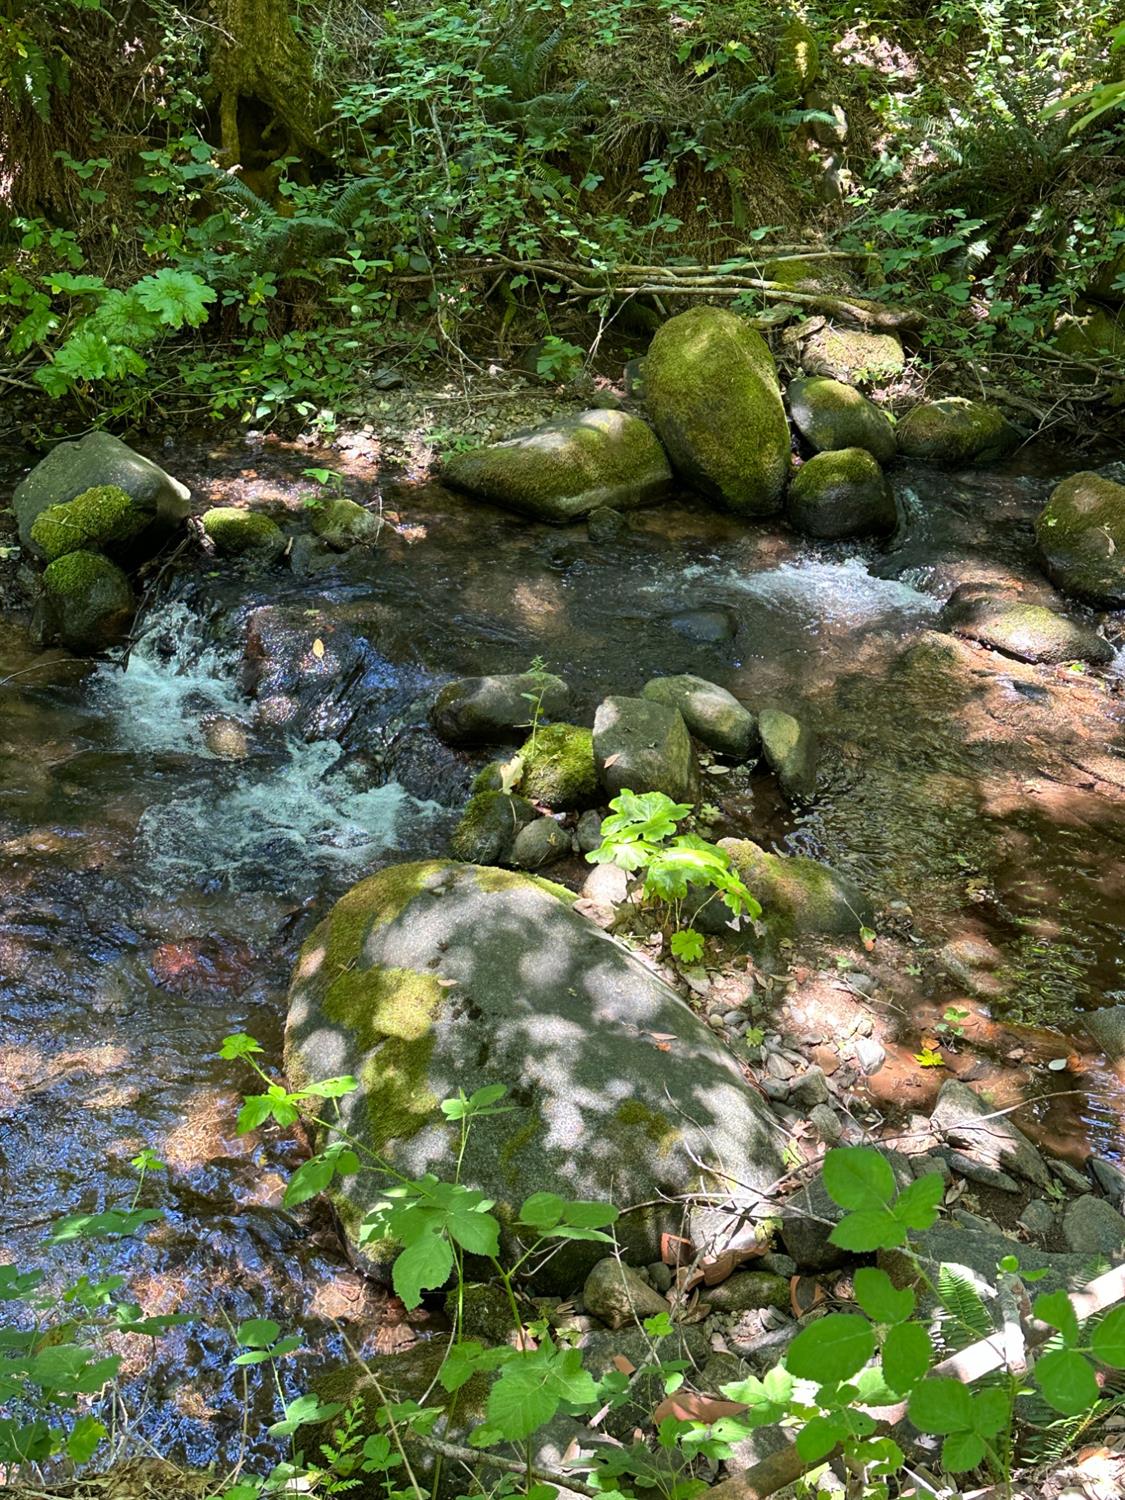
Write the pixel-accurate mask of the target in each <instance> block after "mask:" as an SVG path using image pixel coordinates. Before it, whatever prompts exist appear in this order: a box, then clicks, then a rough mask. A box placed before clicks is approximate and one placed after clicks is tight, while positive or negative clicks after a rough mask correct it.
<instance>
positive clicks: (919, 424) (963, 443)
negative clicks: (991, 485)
mask: <svg viewBox="0 0 1125 1500" xmlns="http://www.w3.org/2000/svg"><path fill="white" fill-rule="evenodd" d="M1019 440H1020V435H1019V433H1018V432H1017V431H1016V429H1015V428H1014V427H1013V426H1012V424H1011V423H1010V422H1009V421H1008V419H1007V417H1006V416H1005V415H1004V413H1003V412H1002V411H1001V410H1000V408H999V407H998V406H993V405H992V404H991V403H990V402H988V401H966V400H965V398H964V397H963V396H946V397H944V398H943V399H942V400H941V401H923V402H921V403H920V405H918V406H915V407H914V408H913V409H912V410H911V411H909V412H907V414H906V416H905V417H903V419H902V421H901V422H900V423H899V424H898V446H899V452H900V453H903V454H904V455H905V456H906V457H907V458H914V459H918V460H920V461H921V462H922V463H927V464H933V465H935V466H936V467H937V468H939V469H958V468H963V467H967V466H968V465H971V464H989V463H995V462H996V461H997V460H998V459H1001V458H1004V457H1005V456H1006V455H1007V454H1009V453H1010V452H1011V451H1012V449H1013V448H1014V447H1015V446H1016V445H1017V443H1018V442H1019Z"/></svg>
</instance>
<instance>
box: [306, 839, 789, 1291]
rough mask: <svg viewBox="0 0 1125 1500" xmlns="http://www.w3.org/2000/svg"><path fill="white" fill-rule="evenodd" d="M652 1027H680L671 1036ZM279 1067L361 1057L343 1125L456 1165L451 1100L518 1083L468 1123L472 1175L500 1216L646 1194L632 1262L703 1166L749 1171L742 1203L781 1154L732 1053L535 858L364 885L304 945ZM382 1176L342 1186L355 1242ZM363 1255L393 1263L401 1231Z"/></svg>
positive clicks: (631, 1228) (577, 1256)
mask: <svg viewBox="0 0 1125 1500" xmlns="http://www.w3.org/2000/svg"><path fill="white" fill-rule="evenodd" d="M654 1034H655V1035H657V1036H666V1037H669V1038H670V1040H669V1041H668V1042H667V1043H666V1044H664V1045H666V1046H667V1051H665V1050H663V1047H662V1046H658V1045H657V1044H656V1043H655V1042H654V1041H653V1040H652V1037H653V1036H654ZM285 1066H286V1070H287V1073H288V1077H289V1082H290V1084H291V1086H292V1087H294V1088H301V1087H303V1086H305V1085H306V1084H308V1083H310V1082H313V1081H315V1080H317V1079H320V1078H326V1077H330V1076H336V1075H338V1074H340V1073H351V1074H353V1075H354V1076H355V1077H356V1078H358V1079H359V1080H360V1086H359V1089H358V1091H357V1092H356V1093H354V1094H351V1095H349V1096H348V1097H346V1098H344V1099H342V1100H341V1101H340V1108H341V1124H342V1126H343V1128H344V1129H346V1130H347V1131H348V1132H349V1133H350V1134H352V1135H353V1136H355V1137H356V1138H357V1139H358V1140H359V1141H360V1142H361V1143H362V1144H363V1145H364V1146H365V1147H367V1148H368V1149H369V1150H371V1151H372V1152H374V1153H376V1154H378V1155H380V1156H382V1157H384V1158H385V1159H386V1160H388V1161H389V1162H390V1163H391V1164H392V1165H393V1166H394V1168H395V1169H396V1170H398V1171H401V1172H404V1173H407V1174H409V1175H411V1176H413V1175H417V1174H419V1173H422V1172H425V1171H431V1172H434V1173H435V1174H436V1175H437V1176H438V1177H444V1178H446V1179H447V1180H451V1179H452V1175H453V1171H454V1168H455V1164H456V1160H457V1150H458V1145H459V1141H458V1139H457V1137H456V1135H455V1133H452V1132H450V1130H449V1128H448V1125H447V1123H446V1121H445V1120H444V1119H443V1118H442V1116H441V1115H440V1113H439V1112H438V1104H439V1102H440V1101H441V1100H442V1099H445V1098H448V1097H450V1096H454V1095H456V1093H457V1090H458V1089H459V1088H461V1089H464V1090H465V1092H466V1093H472V1091H473V1090H474V1089H477V1088H480V1087H482V1086H483V1085H485V1084H490V1083H506V1084H507V1085H508V1088H509V1091H510V1092H509V1100H508V1102H509V1103H510V1104H511V1105H513V1106H514V1107H513V1108H512V1109H511V1110H510V1111H508V1112H505V1113H500V1114H498V1115H495V1116H492V1117H486V1118H483V1119H481V1120H479V1121H477V1122H476V1123H475V1124H474V1127H473V1130H472V1132H471V1133H470V1136H469V1142H468V1147H467V1149H466V1152H465V1157H464V1163H463V1166H462V1170H461V1176H460V1180H461V1181H462V1182H464V1183H465V1184H466V1185H468V1186H470V1187H474V1188H478V1189H479V1190H480V1191H482V1192H484V1193H485V1194H487V1196H488V1197H490V1198H492V1199H494V1200H495V1203H496V1210H495V1211H496V1212H497V1214H498V1215H499V1217H500V1218H501V1220H502V1222H504V1223H505V1224H507V1223H509V1222H511V1220H512V1219H513V1218H514V1217H515V1214H516V1213H517V1212H518V1209H519V1205H520V1204H521V1203H522V1202H523V1200H524V1199H525V1198H527V1197H529V1196H530V1195H531V1194H532V1193H536V1192H543V1191H545V1192H556V1193H559V1194H560V1195H562V1196H563V1197H565V1198H593V1199H598V1198H602V1199H606V1198H612V1200H613V1201H615V1202H616V1203H618V1204H638V1203H640V1204H645V1205H646V1206H645V1207H644V1208H642V1209H640V1210H638V1211H637V1212H636V1213H630V1214H627V1215H624V1216H623V1217H622V1218H621V1220H620V1221H619V1224H618V1226H617V1235H618V1240H619V1242H620V1244H621V1247H622V1252H623V1254H624V1255H625V1256H626V1257H627V1258H628V1259H629V1260H633V1261H636V1262H639V1263H647V1262H648V1261H652V1260H655V1259H657V1258H658V1257H659V1253H660V1236H661V1234H662V1233H665V1232H669V1233H673V1234H674V1233H677V1232H678V1231H679V1227H680V1224H681V1219H682V1211H681V1206H680V1203H679V1202H678V1201H677V1200H678V1199H679V1198H680V1196H681V1195H682V1194H685V1193H690V1192H692V1191H694V1190H695V1189H696V1188H697V1187H698V1186H699V1184H700V1181H701V1180H702V1182H703V1183H704V1184H706V1182H707V1181H708V1177H709V1164H710V1163H712V1162H714V1163H715V1164H716V1166H718V1164H719V1163H721V1164H722V1171H723V1174H724V1175H723V1177H722V1179H721V1181H722V1191H723V1192H724V1193H725V1192H727V1190H728V1189H729V1187H730V1184H731V1183H732V1182H735V1183H738V1184H742V1185H743V1186H742V1187H740V1188H739V1189H737V1190H736V1193H735V1196H736V1197H737V1198H740V1199H741V1201H742V1204H743V1205H744V1206H748V1205H749V1204H751V1203H753V1202H754V1201H756V1194H757V1193H758V1192H759V1191H761V1190H762V1189H764V1188H766V1187H768V1186H769V1185H771V1184H772V1183H773V1182H774V1181H775V1180H776V1178H777V1177H778V1176H780V1175H781V1171H782V1168H781V1163H780V1158H779V1155H778V1148H777V1145H776V1132H775V1130H774V1129H773V1126H772V1122H771V1118H770V1115H769V1112H768V1110H767V1108H766V1106H765V1104H764V1103H763V1101H762V1100H761V1099H760V1097H759V1096H758V1095H757V1093H756V1092H755V1091H754V1090H752V1089H750V1088H749V1087H748V1086H747V1085H746V1083H745V1081H744V1080H743V1077H742V1074H741V1072H740V1070H739V1067H738V1065H737V1063H736V1062H735V1060H734V1059H733V1057H731V1055H730V1054H729V1053H728V1052H727V1051H726V1049H725V1048H724V1047H723V1046H722V1044H721V1043H720V1042H719V1041H718V1040H717V1039H716V1038H715V1037H714V1036H713V1035H712V1034H711V1032H710V1031H709V1029H708V1028H707V1027H706V1026H705V1025H704V1024H703V1022H702V1021H700V1020H699V1019H698V1018H697V1017H696V1016H694V1015H693V1014H692V1012H691V1011H690V1010H689V1009H688V1007H687V1006H686V1005H684V1003H683V1001H682V1000H681V999H680V998H679V996H678V995H677V994H676V993H675V991H674V990H673V989H671V988H670V987H669V986H668V985H667V984H665V983H664V982H663V981H662V980H661V979H660V978H659V977H658V976H657V975H655V974H654V973H653V972H652V971H651V970H650V969H648V968H646V967H645V966H644V965H643V964H642V963H641V962H640V961H639V960H638V959H637V958H636V957H635V956H634V955H633V954H632V953H630V952H629V950H628V949H627V948H625V947H624V946H623V945H622V944H620V943H618V942H616V941H615V940H614V939H612V938H610V937H608V936H606V934H605V933H603V932H601V931H600V930H599V929H598V928H597V927H595V926H594V925H593V924H592V923H590V922H588V921H586V920H585V918H583V917H581V916H580V915H578V914H577V913H576V912H575V911H573V910H572V909H571V906H570V904H569V899H567V893H566V892H564V891H562V890H561V888H559V887H555V886H551V885H550V884H549V883H547V882H545V881H543V880H541V879H540V878H539V877H536V876H531V875H517V874H512V873H508V872H505V871H499V870H494V869H481V868H479V867H470V866H458V865H451V864H449V863H448V862H445V861H441V860H435V861H429V862H424V863H420V864H407V865H398V866H394V867H392V868H390V869H386V870H382V871H380V872H379V873H378V874H376V875H373V876H371V877H370V878H369V879H367V880H364V881H362V882H361V883H360V884H359V885H357V886H355V887H353V888H352V890H350V891H349V892H348V893H347V894H346V895H345V896H343V897H342V898H341V899H340V900H339V901H338V902H337V903H336V905H335V906H334V907H333V908H332V910H331V912H330V913H329V915H328V916H327V918H326V919H325V920H324V921H323V922H322V923H321V924H320V926H319V927H317V928H316V930H315V931H314V932H313V934H312V936H311V937H310V938H309V939H308V941H307V942H306V944H305V946H304V948H303V949H302V951H301V956H300V958H299V960H298V962H297V966H296V969H295V972H294V976H293V984H292V988H291V991H290V998H289V1015H288V1021H287V1025H286V1037H285ZM700 1162H702V1163H704V1166H703V1168H702V1169H701V1168H700V1165H699V1163H700ZM383 1187H384V1184H383V1182H382V1181H381V1180H380V1178H379V1176H378V1174H377V1173H361V1174H359V1175H357V1176H355V1177H348V1178H345V1179H342V1180H341V1181H340V1182H339V1183H338V1184H336V1185H334V1186H333V1188H332V1190H331V1197H332V1199H333V1201H334V1203H335V1204H336V1207H337V1209H338V1210H339V1213H340V1218H341V1222H342V1224H343V1228H344V1231H345V1233H346V1234H347V1236H348V1239H349V1240H350V1241H351V1243H352V1244H353V1245H355V1244H356V1241H357V1236H358V1231H359V1226H360V1223H361V1221H362V1218H363V1216H364V1214H365V1213H366V1212H367V1211H368V1210H369V1209H370V1208H371V1207H372V1206H373V1205H374V1203H375V1202H376V1201H377V1200H378V1199H379V1198H380V1197H381V1195H382V1191H383ZM734 1212H736V1213H737V1207H736V1208H735V1210H734ZM505 1237H506V1238H507V1236H505ZM697 1248H703V1247H702V1246H700V1247H697ZM508 1249H509V1250H510V1249H511V1245H510V1244H509V1246H508ZM358 1253H359V1255H360V1256H361V1258H363V1259H364V1260H365V1261H367V1262H368V1263H369V1264H371V1265H372V1266H374V1267H375V1268H379V1267H384V1268H385V1266H386V1265H387V1263H388V1261H389V1260H390V1259H391V1258H393V1255H394V1247H393V1246H387V1245H385V1244H383V1245H379V1244H374V1245H371V1244H369V1245H367V1246H365V1247H361V1248H359V1250H358ZM604 1253H605V1251H604V1247H603V1246H601V1245H597V1244H592V1243H575V1244H573V1245H567V1246H566V1247H565V1248H564V1249H563V1251H562V1252H561V1253H560V1255H559V1256H558V1257H557V1258H555V1259H552V1260H551V1261H550V1262H549V1264H548V1266H547V1268H546V1269H545V1271H544V1272H543V1273H542V1279H541V1283H540V1284H541V1285H542V1286H543V1289H544V1290H548V1291H549V1290H551V1289H557V1290H558V1291H560V1292H563V1291H566V1292H569V1291H572V1290H573V1288H574V1285H575V1283H576V1281H577V1280H579V1279H581V1278H582V1277H585V1276H586V1275H587V1274H588V1272H589V1271H590V1270H591V1269H592V1267H593V1265H594V1263H595V1262H596V1261H598V1260H600V1259H601V1258H602V1257H603V1255H604Z"/></svg>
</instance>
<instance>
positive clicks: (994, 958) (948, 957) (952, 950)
mask: <svg viewBox="0 0 1125 1500" xmlns="http://www.w3.org/2000/svg"><path fill="white" fill-rule="evenodd" d="M937 957H938V962H939V963H940V964H941V965H942V967H943V968H944V969H945V971H946V973H947V974H950V975H952V977H953V978H954V979H956V980H957V981H958V983H959V984H963V985H964V986H965V989H966V990H967V991H968V992H969V994H970V995H977V996H979V997H981V998H982V999H995V998H996V997H997V996H999V995H1002V994H1003V993H1004V981H1003V980H1002V979H1001V977H1000V974H999V972H998V971H999V969H1000V968H1001V966H1002V964H1003V957H1002V955H1001V954H1000V952H999V951H998V950H997V949H996V948H994V947H993V945H992V944H991V943H990V942H987V941H986V940H985V939H984V938H977V937H971V936H970V937H963V938H953V939H952V940H951V941H950V942H948V943H946V944H945V946H944V947H943V948H942V949H941V950H940V951H939V952H938V955H937Z"/></svg>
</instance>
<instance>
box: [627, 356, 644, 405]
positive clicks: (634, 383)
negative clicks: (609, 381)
mask: <svg viewBox="0 0 1125 1500" xmlns="http://www.w3.org/2000/svg"><path fill="white" fill-rule="evenodd" d="M623 378H624V382H625V394H626V395H627V396H628V397H629V399H630V401H643V400H644V399H645V360H644V359H643V358H641V359H630V360H627V361H626V363H625V369H624V371H623Z"/></svg>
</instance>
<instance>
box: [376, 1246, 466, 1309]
mask: <svg viewBox="0 0 1125 1500" xmlns="http://www.w3.org/2000/svg"><path fill="white" fill-rule="evenodd" d="M452 1269H453V1251H452V1250H451V1249H450V1247H449V1241H448V1240H447V1239H446V1238H445V1236H444V1235H442V1234H439V1233H437V1232H436V1231H435V1230H428V1231H426V1232H424V1233H423V1234H421V1235H419V1237H418V1238H417V1239H416V1240H414V1242H413V1243H412V1244H409V1245H407V1247H406V1249H405V1250H403V1251H402V1252H401V1254H400V1255H399V1256H398V1258H397V1259H396V1261H395V1263H394V1269H393V1270H392V1272H391V1280H392V1282H393V1283H394V1289H395V1292H396V1293H397V1295H398V1296H399V1297H400V1298H401V1299H402V1302H403V1305H404V1307H405V1308H406V1310H407V1311H408V1312H410V1311H412V1310H413V1309H414V1308H416V1307H418V1306H419V1305H420V1303H421V1301H422V1293H423V1291H432V1290H433V1289H434V1288H436V1287H440V1286H444V1285H445V1281H446V1279H447V1277H448V1276H449V1273H450V1271H452Z"/></svg>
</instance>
